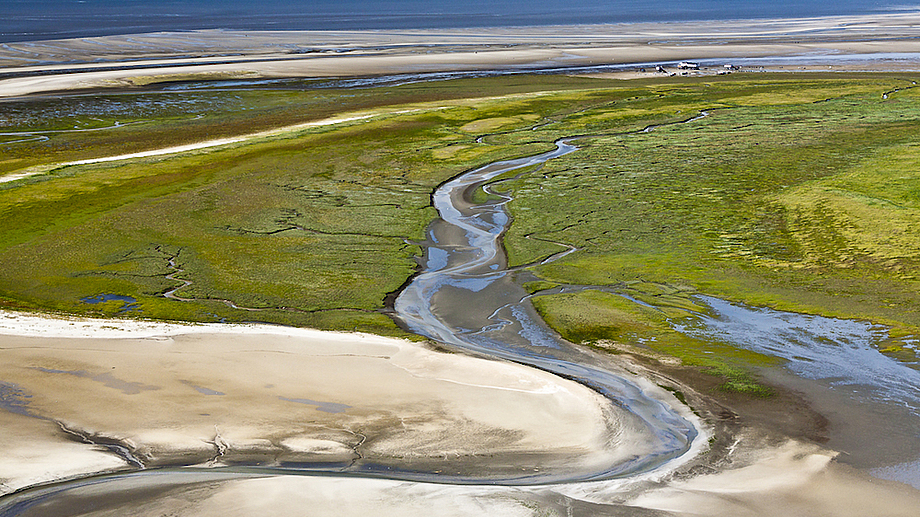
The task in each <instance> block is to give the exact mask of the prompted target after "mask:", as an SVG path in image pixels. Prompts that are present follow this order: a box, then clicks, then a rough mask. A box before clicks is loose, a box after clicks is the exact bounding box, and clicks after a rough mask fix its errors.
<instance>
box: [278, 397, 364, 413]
mask: <svg viewBox="0 0 920 517" xmlns="http://www.w3.org/2000/svg"><path fill="white" fill-rule="evenodd" d="M278 398H279V399H280V400H283V401H285V402H294V403H295V404H306V405H308V406H316V410H317V411H322V412H324V413H344V412H345V410H346V409H349V408H351V406H349V405H347V404H339V403H337V402H320V401H317V400H310V399H291V398H287V397H278Z"/></svg>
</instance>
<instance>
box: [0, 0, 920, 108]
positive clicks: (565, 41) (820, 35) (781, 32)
mask: <svg viewBox="0 0 920 517" xmlns="http://www.w3.org/2000/svg"><path fill="white" fill-rule="evenodd" d="M918 34H920V15H917V14H916V13H904V14H896V15H884V16H849V17H827V18H810V19H791V20H747V21H745V20H735V21H709V22H682V23H639V24H619V25H583V26H557V27H553V26H550V27H510V28H479V29H456V30H450V31H426V30H403V31H278V32H237V31H223V30H202V31H192V32H181V33H151V34H133V35H128V36H106V37H98V38H80V39H73V40H54V41H47V42H41V41H38V42H28V43H9V44H6V45H4V46H3V48H0V69H2V70H0V77H3V79H0V97H16V96H22V95H28V94H34V93H40V92H52V91H59V90H72V89H90V88H112V87H133V86H139V85H141V86H142V85H147V84H151V83H157V82H166V81H181V80H189V79H246V80H253V79H259V78H265V79H271V78H282V77H285V78H287V77H314V78H323V77H342V78H344V77H357V76H373V75H384V74H413V73H420V72H456V71H464V70H466V71H470V70H483V69H490V70H528V69H548V68H561V67H576V66H602V65H625V64H637V65H646V66H649V65H650V69H648V70H646V71H645V72H643V74H642V75H641V76H644V77H650V76H654V73H655V71H654V65H655V63H667V62H674V61H679V60H691V59H692V60H704V59H710V60H711V59H717V60H725V63H726V64H730V63H732V62H733V61H734V60H737V59H746V60H750V59H757V58H771V59H775V58H790V57H803V56H817V55H821V56H824V58H822V59H818V60H816V61H809V62H808V64H810V65H812V66H816V65H820V67H821V69H823V70H828V69H831V70H834V69H867V70H891V69H901V70H903V69H904V67H905V63H904V59H905V58H904V55H906V54H910V53H916V52H920V41H918V40H917V39H916V36H917V35H918ZM846 55H862V56H867V55H872V56H873V57H871V58H870V59H863V60H860V61H859V62H858V63H853V62H852V61H848V60H847V59H845V56H846ZM828 56H834V57H833V58H832V59H828ZM818 61H820V63H818ZM719 66H721V65H719ZM909 66H914V68H916V64H914V65H909ZM790 68H792V69H795V68H796V65H795V64H794V63H792V64H791V66H790ZM799 68H800V66H799Z"/></svg>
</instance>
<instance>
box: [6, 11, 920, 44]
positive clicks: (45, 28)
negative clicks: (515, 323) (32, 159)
mask: <svg viewBox="0 0 920 517" xmlns="http://www.w3.org/2000/svg"><path fill="white" fill-rule="evenodd" d="M905 9H910V10H917V9H920V0H903V1H900V2H899V1H898V0H562V1H559V0H529V1H523V0H395V1H394V0H335V1H328V0H326V1H318V0H0V43H4V42H6V43H8V42H12V41H29V40H40V39H53V38H69V37H86V36H101V35H107V34H131V33H140V32H150V31H160V30H191V29H215V28H223V29H239V30H266V29H280V30H291V29H421V28H457V27H502V26H518V25H556V24H579V23H630V22H649V21H686V20H717V19H718V20H724V19H745V18H798V17H811V16H831V15H850V14H874V13H886V12H898V11H901V10H905Z"/></svg>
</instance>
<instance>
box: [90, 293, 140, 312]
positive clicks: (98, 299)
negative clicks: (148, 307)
mask: <svg viewBox="0 0 920 517" xmlns="http://www.w3.org/2000/svg"><path fill="white" fill-rule="evenodd" d="M80 301H81V302H83V303H89V304H92V305H95V304H97V303H105V302H111V301H118V302H123V304H122V306H121V308H120V309H118V313H119V314H121V313H123V312H128V311H140V310H141V308H140V306H139V305H138V303H137V298H133V297H131V296H124V295H121V294H97V295H96V296H87V297H85V298H80Z"/></svg>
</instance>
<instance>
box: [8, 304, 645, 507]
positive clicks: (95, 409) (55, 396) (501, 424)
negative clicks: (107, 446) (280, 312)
mask: <svg viewBox="0 0 920 517" xmlns="http://www.w3.org/2000/svg"><path fill="white" fill-rule="evenodd" d="M0 385H2V386H3V387H4V390H5V393H6V394H7V396H6V397H5V400H12V401H13V406H11V407H7V408H6V409H8V410H11V411H13V412H12V413H9V412H7V413H0V414H2V415H3V416H4V418H5V420H4V429H5V430H6V431H5V432H4V433H3V434H2V435H0V450H3V451H4V454H3V455H2V456H0V482H2V483H3V487H2V490H5V491H9V490H12V489H15V488H19V487H22V486H25V485H28V484H32V483H34V482H36V481H37V480H45V481H48V480H51V479H55V478H58V477H66V476H70V475H73V474H75V473H79V472H83V473H90V472H94V471H98V470H104V469H106V468H112V467H116V466H119V465H126V464H125V463H124V462H121V461H120V460H118V458H117V457H115V456H114V455H113V454H111V453H110V452H107V451H105V450H103V449H101V448H99V447H97V446H93V445H89V444H79V443H76V442H67V441H66V440H64V438H66V434H65V433H64V432H63V431H62V430H61V429H60V428H59V427H58V426H57V425H56V424H55V422H60V423H62V424H63V425H64V426H66V428H67V429H69V430H71V431H73V432H75V433H78V434H80V435H84V436H86V437H87V439H88V440H89V441H99V438H105V439H107V440H109V441H113V440H114V441H117V442H120V443H123V444H124V445H126V446H128V447H129V448H130V449H131V450H132V451H133V454H134V455H135V456H136V457H137V458H138V459H139V460H140V461H141V462H143V463H145V464H148V465H158V464H171V463H183V464H189V463H207V462H209V461H213V462H214V463H215V464H228V463H229V464H233V463H238V462H244V463H245V462H251V461H260V462H262V463H265V462H267V463H269V464H275V463H285V462H316V461H319V462H333V463H345V464H347V463H349V462H351V461H352V460H355V459H356V458H358V457H359V456H360V457H363V458H365V459H368V460H373V461H374V462H376V463H381V464H392V465H394V466H405V467H417V468H423V469H430V470H436V471H442V472H443V473H444V474H453V475H473V476H485V477H489V476H500V477H509V476H510V477H514V476H519V475H522V474H527V475H530V474H535V473H556V474H559V475H570V474H572V475H578V474H579V473H580V472H589V471H593V470H596V469H602V468H604V467H605V466H607V465H611V464H615V463H616V462H618V461H620V460H622V459H625V458H629V457H632V456H633V455H636V454H639V455H641V454H642V452H643V448H644V447H643V445H642V444H643V439H642V437H641V436H637V435H636V431H635V430H633V429H630V427H629V426H628V425H624V424H623V423H622V422H621V421H620V415H617V414H615V413H614V411H613V410H612V409H611V407H610V405H609V404H608V403H607V401H606V400H605V399H603V398H602V397H600V396H599V395H598V394H597V393H595V392H593V391H591V390H589V389H587V388H585V387H583V386H581V385H579V384H576V383H574V382H570V381H566V380H563V379H560V378H557V377H555V376H553V375H550V374H548V373H545V372H541V371H538V370H533V369H530V368H526V367H523V366H519V365H515V364H510V363H505V362H499V361H489V360H484V359H476V358H472V357H468V356H463V355H458V354H446V353H439V352H434V351H431V350H429V349H426V348H425V347H423V346H422V345H419V344H416V343H412V342H409V341H404V340H398V339H391V338H383V337H378V336H370V335H361V334H343V333H329V332H320V331H315V330H307V329H290V328H283V327H272V326H267V325H261V326H259V325H171V324H161V323H149V322H133V321H116V320H109V321H98V320H73V319H65V318H62V319H54V318H46V317H41V316H28V315H19V314H11V313H3V314H0ZM17 404H18V405H17ZM628 420H629V419H627V421H628ZM65 449H66V450H65ZM24 458H29V460H28V461H23V459H24ZM113 460H115V461H113Z"/></svg>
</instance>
